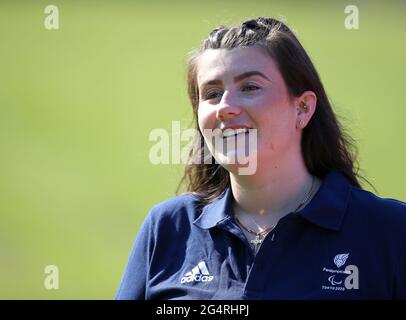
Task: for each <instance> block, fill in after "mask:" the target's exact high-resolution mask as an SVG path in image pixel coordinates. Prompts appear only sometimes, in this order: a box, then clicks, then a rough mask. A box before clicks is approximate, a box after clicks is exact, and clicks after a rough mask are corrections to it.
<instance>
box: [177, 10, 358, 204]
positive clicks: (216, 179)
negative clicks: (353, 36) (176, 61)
mask: <svg viewBox="0 0 406 320" xmlns="http://www.w3.org/2000/svg"><path fill="white" fill-rule="evenodd" d="M237 47H255V48H259V49H261V50H265V51H266V52H267V53H268V54H269V55H270V57H272V58H273V59H274V60H275V61H276V63H277V65H278V68H279V71H280V72H281V74H282V77H283V79H284V81H285V83H286V86H287V88H288V92H289V94H290V95H291V96H292V97H298V96H300V95H301V94H302V93H303V92H304V91H307V90H310V91H313V92H314V93H315V94H316V96H317V106H316V111H315V113H314V114H313V116H312V118H311V120H310V121H309V123H308V124H307V126H306V127H305V128H304V130H303V133H302V140H301V150H302V155H303V158H304V162H305V165H306V167H307V170H308V171H309V173H310V174H312V175H314V176H316V177H319V178H321V179H323V178H324V177H325V176H326V175H327V173H329V172H330V171H332V170H337V171H340V172H341V173H343V174H344V175H345V176H346V177H347V178H348V179H349V181H350V183H351V184H352V185H354V186H356V187H361V186H360V183H359V180H358V179H359V178H361V179H363V180H365V181H366V179H364V178H363V177H362V176H360V174H359V169H358V165H357V161H356V159H357V149H356V147H355V142H354V140H353V139H352V138H351V137H350V136H349V135H347V134H346V133H345V131H344V130H343V128H342V126H341V124H340V123H339V121H338V120H337V117H336V115H335V114H334V112H333V109H332V107H331V104H330V102H329V99H328V98H327V95H326V92H325V90H324V87H323V84H322V83H321V81H320V77H319V75H318V73H317V71H316V69H315V67H314V65H313V63H312V61H311V60H310V58H309V56H308V55H307V53H306V51H305V50H304V48H303V47H302V45H301V44H300V42H299V40H298V39H297V38H296V36H295V35H294V34H293V32H292V31H291V30H290V29H289V28H288V27H287V26H286V24H284V23H283V22H281V21H279V20H276V19H273V18H264V17H259V18H256V19H251V20H247V21H245V22H244V23H242V25H240V26H237V27H225V26H220V27H217V28H215V29H214V30H213V31H212V32H210V34H209V35H208V37H207V38H206V39H204V41H203V43H202V44H201V46H200V47H199V48H197V49H196V50H194V51H193V52H192V53H191V55H190V56H189V59H188V63H187V81H188V94H189V98H190V101H191V103H192V107H193V115H194V123H195V127H196V129H197V131H198V132H199V133H198V134H199V135H200V136H199V137H197V139H196V140H195V141H196V143H197V144H198V145H196V146H194V148H193V150H192V152H191V153H190V155H189V156H190V159H192V158H194V159H196V157H200V159H202V158H203V156H204V155H203V152H204V147H205V146H204V143H205V142H204V139H203V136H202V133H201V132H200V130H199V126H198V118H197V110H198V104H199V89H198V86H197V60H198V58H199V57H200V55H201V54H202V53H203V52H204V51H205V50H207V49H233V48H237ZM183 184H185V185H186V191H187V192H193V193H195V194H197V195H198V196H199V197H200V198H201V200H202V202H204V203H208V202H211V201H213V200H214V199H216V198H217V197H218V196H220V195H221V194H222V193H223V192H224V191H225V190H226V188H227V187H228V186H229V184H230V180H229V174H228V172H227V170H226V169H224V168H223V167H222V166H221V165H219V164H218V163H216V162H215V160H214V158H212V161H211V163H207V164H193V163H191V164H187V165H186V168H185V173H184V175H183V177H182V179H181V181H180V183H179V186H178V189H177V192H179V189H180V187H181V186H182V185H183Z"/></svg>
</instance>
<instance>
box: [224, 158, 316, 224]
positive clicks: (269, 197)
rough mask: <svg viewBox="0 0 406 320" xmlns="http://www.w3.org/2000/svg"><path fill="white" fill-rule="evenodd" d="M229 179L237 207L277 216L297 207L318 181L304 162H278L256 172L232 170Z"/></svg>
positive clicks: (242, 209)
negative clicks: (241, 173)
mask: <svg viewBox="0 0 406 320" xmlns="http://www.w3.org/2000/svg"><path fill="white" fill-rule="evenodd" d="M230 180H231V189H232V192H233V196H234V204H233V205H234V209H235V211H239V212H244V213H251V214H257V215H260V216H264V215H267V216H268V215H275V217H276V216H282V215H283V214H287V213H289V212H291V211H294V210H295V209H296V208H297V207H298V205H299V204H300V203H301V202H302V201H303V200H304V198H305V197H306V196H307V195H308V194H309V191H310V188H311V185H312V182H313V184H314V183H315V181H314V180H313V177H312V176H311V175H310V174H309V172H308V171H307V169H306V167H305V166H304V164H303V165H296V166H295V167H287V166H285V167H280V166H276V168H275V167H273V168H268V169H267V170H266V172H257V173H256V174H255V176H238V175H234V174H230ZM319 184H320V181H319V180H316V183H315V186H313V189H316V190H317V188H318V186H319ZM315 187H316V188H315ZM312 193H313V194H314V193H315V192H312ZM279 218H280V217H279Z"/></svg>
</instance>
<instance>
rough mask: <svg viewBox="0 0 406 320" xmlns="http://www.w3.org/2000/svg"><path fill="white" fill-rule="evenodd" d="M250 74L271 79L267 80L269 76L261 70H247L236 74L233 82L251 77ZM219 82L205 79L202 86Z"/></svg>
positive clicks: (219, 81)
mask: <svg viewBox="0 0 406 320" xmlns="http://www.w3.org/2000/svg"><path fill="white" fill-rule="evenodd" d="M252 76H260V77H262V78H264V79H265V80H268V81H271V80H269V78H268V77H267V76H266V75H264V74H263V73H262V72H259V71H247V72H244V73H242V74H240V75H238V76H236V77H235V78H234V82H239V81H241V80H244V79H245V78H249V77H252ZM221 83H222V81H221V80H209V81H207V82H204V83H203V84H202V87H205V86H212V85H219V84H221Z"/></svg>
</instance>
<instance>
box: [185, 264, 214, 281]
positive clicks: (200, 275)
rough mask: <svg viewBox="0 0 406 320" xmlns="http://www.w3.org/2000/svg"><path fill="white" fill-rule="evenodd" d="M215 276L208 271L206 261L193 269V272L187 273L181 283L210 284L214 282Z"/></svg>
mask: <svg viewBox="0 0 406 320" xmlns="http://www.w3.org/2000/svg"><path fill="white" fill-rule="evenodd" d="M213 278H214V277H213V276H211V275H210V273H209V270H207V266H206V263H205V262H204V261H200V262H199V263H198V264H197V266H196V267H194V268H193V269H192V271H190V272H187V273H186V274H185V275H184V276H183V277H182V279H181V280H180V283H185V282H192V281H193V282H210V281H212V280H213Z"/></svg>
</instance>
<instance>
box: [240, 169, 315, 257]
mask: <svg viewBox="0 0 406 320" xmlns="http://www.w3.org/2000/svg"><path fill="white" fill-rule="evenodd" d="M313 186H314V176H312V184H311V186H310V189H309V191H308V193H307V194H306V196H305V198H304V200H303V201H302V202H301V203H300V204H299V205H298V207H297V208H296V209H295V210H294V211H293V212H297V211H298V210H299V209H300V208H301V207H302V206H303V205H304V204H305V203H306V202H307V201H309V199H310V197H311V195H312V193H313ZM249 217H250V218H251V220H252V221H253V222H254V224H255V225H256V226H257V227H258V228H259V229H260V226H259V225H258V223H256V221H255V219H254V218H253V217H252V216H251V215H249ZM235 219H236V220H237V222H238V224H239V225H240V226H241V227H242V228H243V229H244V230H245V231H247V232H248V233H251V234H253V235H255V239H254V240H251V241H250V243H251V244H253V245H254V251H255V253H256V252H257V251H258V248H259V245H260V244H261V243H262V241H263V239H264V238H265V236H266V235H267V234H268V233H269V232H271V231H272V230H273V229H274V228H275V227H276V224H275V225H272V226H269V227H267V228H265V229H264V230H262V231H260V232H256V231H254V230H252V229H250V228H248V227H246V226H244V225H243V224H242V222H241V220H240V219H239V218H238V217H237V215H235Z"/></svg>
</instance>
